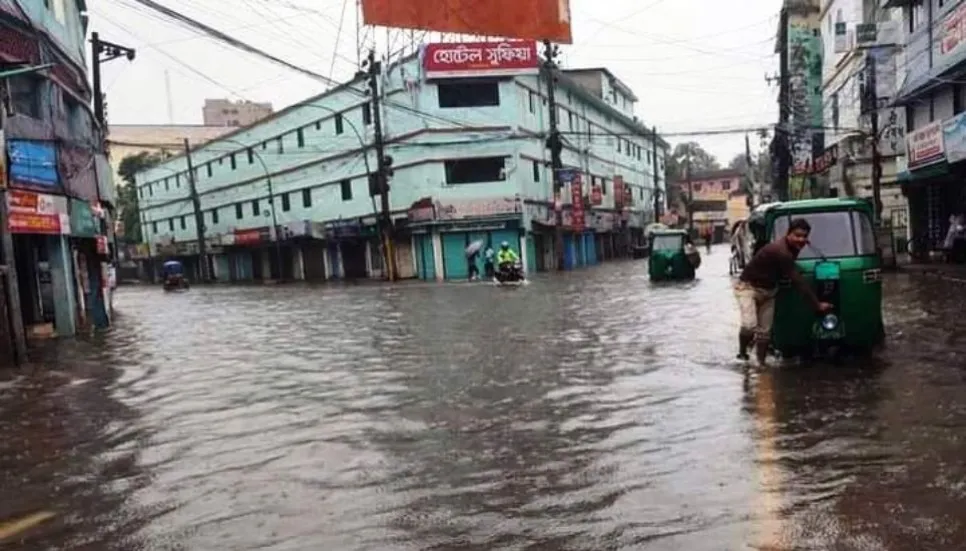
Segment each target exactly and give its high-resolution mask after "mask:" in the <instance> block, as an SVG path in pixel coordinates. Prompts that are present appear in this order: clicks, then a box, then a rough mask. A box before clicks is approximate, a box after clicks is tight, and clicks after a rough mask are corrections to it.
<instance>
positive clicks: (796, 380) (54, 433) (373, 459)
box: [0, 248, 966, 551]
mask: <svg viewBox="0 0 966 551" xmlns="http://www.w3.org/2000/svg"><path fill="white" fill-rule="evenodd" d="M726 274H727V250H726V249H725V248H718V249H716V250H715V251H714V253H713V254H712V256H711V257H709V258H706V259H705V263H704V265H703V266H702V268H701V270H700V274H699V275H700V279H699V280H698V281H696V282H694V283H692V284H684V285H664V286H652V285H651V284H650V283H649V282H648V280H647V276H646V264H644V263H641V262H623V263H612V264H608V265H604V266H601V267H597V268H592V269H587V270H583V271H578V272H573V273H568V274H552V275H549V276H541V277H538V278H537V279H536V280H535V281H534V282H533V284H532V285H530V286H528V287H522V288H516V289H501V288H496V287H493V286H489V285H485V284H472V285H471V284H449V285H435V284H404V285H399V286H396V287H388V286H383V285H358V286H337V285H333V286H324V287H323V286H320V287H314V288H313V287H308V286H277V287H258V286H253V287H232V288H227V287H219V288H194V289H192V290H191V291H189V292H187V293H183V294H164V293H163V292H162V291H161V290H160V289H157V288H147V287H140V288H124V289H121V290H120V293H119V296H118V297H117V308H118V310H119V311H120V316H119V318H118V320H117V324H116V328H115V329H114V330H113V331H112V332H111V333H109V334H106V335H101V336H97V337H93V338H92V339H89V340H83V341H78V342H72V343H67V342H65V343H60V344H59V345H58V346H56V347H54V348H51V349H50V350H49V351H48V352H47V356H48V357H47V358H46V359H45V360H44V361H43V362H42V363H41V364H38V365H37V366H34V367H33V368H28V369H27V370H25V371H23V372H21V373H20V374H19V375H18V374H16V373H8V374H7V375H6V377H5V379H6V380H5V382H3V383H0V496H2V498H0V536H2V534H3V528H2V526H3V524H4V523H5V522H6V521H9V520H14V519H19V518H22V517H25V516H27V515H31V514H36V513H44V512H46V513H49V514H52V515H53V516H52V517H51V518H49V519H46V520H44V521H43V522H40V521H38V522H37V523H36V524H35V525H34V526H33V527H31V528H29V529H24V530H19V531H15V530H8V532H10V533H11V535H8V536H6V537H9V539H7V540H6V542H5V543H6V545H7V546H8V547H4V542H0V548H4V549H5V548H11V549H30V550H48V549H49V550H67V549H70V550H96V551H107V550H118V551H142V550H181V549H183V550H229V551H242V550H254V549H259V550H278V551H281V550H299V551H307V550H340V551H341V550H417V549H419V550H449V549H452V550H457V549H459V550H463V549H467V550H474V549H478V550H504V549H506V550H511V549H513V550H516V549H534V550H574V551H576V550H585V551H601V550H616V549H648V550H677V549H681V550H688V551H703V550H734V549H762V550H773V551H777V550H793V549H803V550H805V549H808V550H813V549H834V550H870V551H871V550H894V549H895V550H904V549H930V550H931V549H963V548H966V520H964V519H966V516H964V515H963V514H962V511H964V510H966V461H964V460H963V458H964V457H966V430H964V429H966V340H964V330H963V327H962V325H961V323H960V324H957V322H958V321H959V320H960V319H961V318H960V315H961V314H960V306H959V305H961V304H963V303H964V302H963V301H964V300H966V286H962V285H957V284H954V283H942V282H940V281H938V280H935V279H916V278H913V277H911V276H902V275H897V276H889V277H888V279H887V282H886V287H887V294H888V298H887V301H888V302H887V305H886V309H887V323H888V333H889V337H890V347H889V349H888V350H887V351H886V352H885V353H884V354H883V356H882V358H881V359H880V360H878V361H875V362H871V361H866V362H865V363H864V364H862V365H857V364H852V365H845V366H837V367H836V366H821V365H813V366H786V367H783V368H782V369H769V370H757V369H750V370H749V369H747V368H744V367H742V366H741V365H739V364H737V363H735V362H734V361H733V360H732V358H733V356H734V353H735V342H734V341H735V333H736V326H737V315H736V309H735V307H734V303H733V299H732V297H731V294H730V291H729V279H728V277H727V275H726Z"/></svg>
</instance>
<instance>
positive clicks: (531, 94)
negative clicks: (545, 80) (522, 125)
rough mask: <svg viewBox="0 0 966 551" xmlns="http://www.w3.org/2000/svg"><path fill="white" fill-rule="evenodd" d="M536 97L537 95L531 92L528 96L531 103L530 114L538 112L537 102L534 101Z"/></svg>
mask: <svg viewBox="0 0 966 551" xmlns="http://www.w3.org/2000/svg"><path fill="white" fill-rule="evenodd" d="M534 95H535V94H534V93H533V92H530V93H529V94H528V96H527V97H528V99H529V101H530V112H531V113H536V112H537V108H536V105H535V104H536V101H534V99H535V98H534Z"/></svg>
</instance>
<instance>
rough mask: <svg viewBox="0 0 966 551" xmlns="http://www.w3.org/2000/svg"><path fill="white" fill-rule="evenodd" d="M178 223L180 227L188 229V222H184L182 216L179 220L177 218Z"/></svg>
mask: <svg viewBox="0 0 966 551" xmlns="http://www.w3.org/2000/svg"><path fill="white" fill-rule="evenodd" d="M178 223H179V224H180V225H181V229H183V230H186V229H188V224H187V223H186V222H185V220H184V216H182V217H181V220H179V221H178Z"/></svg>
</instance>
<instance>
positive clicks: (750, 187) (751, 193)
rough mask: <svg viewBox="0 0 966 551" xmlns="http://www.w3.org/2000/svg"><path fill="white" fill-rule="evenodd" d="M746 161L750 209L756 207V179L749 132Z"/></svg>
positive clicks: (746, 136)
mask: <svg viewBox="0 0 966 551" xmlns="http://www.w3.org/2000/svg"><path fill="white" fill-rule="evenodd" d="M745 163H746V164H747V165H748V168H747V169H746V170H745V178H746V179H747V180H748V189H747V190H745V191H746V192H747V193H748V199H747V200H746V201H745V203H746V204H747V205H748V208H749V209H754V208H755V179H754V177H753V175H754V170H753V169H754V166H753V165H752V160H751V141H750V139H749V138H748V134H745Z"/></svg>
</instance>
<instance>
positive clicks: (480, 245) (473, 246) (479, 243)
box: [466, 239, 483, 256]
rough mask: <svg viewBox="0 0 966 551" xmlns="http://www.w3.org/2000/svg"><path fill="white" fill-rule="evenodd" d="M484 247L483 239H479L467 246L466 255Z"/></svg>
mask: <svg viewBox="0 0 966 551" xmlns="http://www.w3.org/2000/svg"><path fill="white" fill-rule="evenodd" d="M482 248H483V240H482V239H477V240H476V241H474V242H472V243H470V244H469V245H467V246H466V256H469V255H471V254H473V253H475V252H478V251H479V250H480V249H482Z"/></svg>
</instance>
